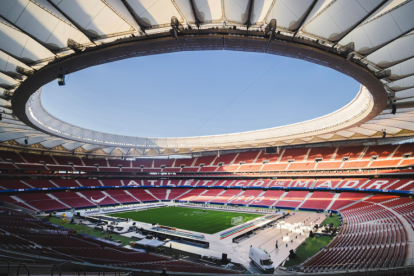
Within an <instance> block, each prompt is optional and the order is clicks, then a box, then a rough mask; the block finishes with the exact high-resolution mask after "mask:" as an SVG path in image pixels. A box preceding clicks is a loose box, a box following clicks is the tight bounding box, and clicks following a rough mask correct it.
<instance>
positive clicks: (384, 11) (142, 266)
mask: <svg viewBox="0 0 414 276" xmlns="http://www.w3.org/2000/svg"><path fill="white" fill-rule="evenodd" d="M413 14H414V2H413V1H396V0H390V1H381V0H372V1H362V0H340V1H322V0H301V1H299V0H293V1H292V0H289V1H288V0H278V1H276V0H240V1H237V3H236V1H231V0H209V1H204V0H159V1H156V2H154V3H152V2H151V1H144V0H87V1H86V0H16V1H15V0H1V1H0V38H1V39H0V114H1V117H0V129H1V131H0V143H1V145H0V171H1V175H0V189H1V190H0V204H1V207H0V216H1V218H2V222H3V223H2V225H1V226H0V245H1V246H0V251H1V255H2V257H1V258H2V259H1V261H0V264H1V266H0V267H1V268H0V269H9V270H8V271H9V273H11V274H17V273H18V271H19V267H20V265H21V264H22V263H26V268H27V269H29V270H30V269H31V270H32V272H33V273H32V274H42V273H44V272H42V271H41V270H39V268H36V266H34V265H32V264H31V263H34V262H42V263H47V267H48V268H50V269H51V271H52V273H53V269H54V266H53V265H58V264H59V265H60V266H58V267H59V269H60V270H61V271H62V273H69V272H73V271H80V270H82V269H83V270H85V269H87V270H88V271H91V272H94V273H96V272H98V271H100V270H103V271H108V272H114V271H120V273H124V274H126V273H128V272H129V271H133V273H138V271H143V272H140V273H146V274H154V272H150V271H156V272H155V273H157V274H159V271H161V270H162V269H163V268H166V269H167V271H168V273H171V274H175V273H177V274H183V273H186V274H188V275H189V274H194V273H207V274H231V273H243V272H244V269H245V270H246V271H248V272H250V273H252V272H253V273H260V270H258V266H254V265H252V263H250V262H249V259H248V256H247V255H248V253H246V252H248V250H249V249H248V247H247V249H244V247H243V243H245V244H246V245H247V243H249V242H250V241H249V240H250V239H251V237H250V236H249V235H247V234H251V233H250V232H249V231H253V230H251V229H250V228H249V227H259V225H260V227H262V226H261V224H260V223H265V224H269V225H273V224H274V223H275V224H277V225H279V226H280V231H281V232H282V225H289V223H290V222H292V223H293V222H295V223H299V222H298V221H297V220H295V219H297V218H302V217H301V216H307V215H306V214H312V215H311V216H314V220H313V221H312V223H315V222H318V224H320V221H319V219H321V218H322V219H323V220H324V219H325V215H326V216H328V214H331V213H332V214H335V215H337V216H335V218H338V217H339V218H340V225H339V227H335V230H334V232H335V234H334V235H331V236H330V237H331V238H330V240H329V243H326V244H324V247H323V249H321V250H319V247H318V248H317V249H318V250H316V252H313V254H311V255H309V256H306V258H305V259H304V260H303V261H301V262H297V264H295V265H292V266H289V263H290V264H291V263H292V261H291V259H295V258H294V256H293V255H292V254H291V255H289V254H290V252H289V251H288V244H289V241H284V243H286V249H283V250H282V248H281V250H280V251H279V249H278V250H275V249H274V248H273V247H274V240H272V251H271V252H269V254H270V256H271V259H272V260H273V261H274V266H275V268H276V271H279V272H280V271H282V270H283V269H284V267H283V266H282V264H286V267H289V269H291V270H295V271H297V272H300V273H302V274H303V273H306V274H312V275H317V274H318V273H332V274H335V275H336V274H340V273H345V272H347V271H349V272H350V273H353V274H354V275H362V274H361V272H358V271H364V273H371V272H372V273H373V274H372V275H377V274H375V273H378V270H381V271H382V272H381V273H391V272H392V273H395V275H410V273H411V272H412V271H414V268H413V252H414V250H413V249H414V248H413V243H412V241H413V238H414V200H413V199H412V195H413V193H414V192H413V190H414V178H413V172H414V171H413V169H412V166H413V164H414V158H413V157H412V153H413V148H414V144H413V142H414V140H413V134H414V124H413V122H414V109H413V107H414V100H413V97H414V48H413V47H412V45H413V43H414V35H413V34H414V16H413ZM114 30H116V31H114ZM201 50H233V51H246V52H258V53H264V54H273V55H281V56H285V57H288V58H296V59H302V60H305V61H308V62H312V63H316V64H319V65H322V66H326V67H329V68H332V69H334V70H336V71H338V72H341V73H343V74H345V75H348V76H350V77H352V78H353V79H355V80H356V81H358V82H359V83H360V84H361V87H360V90H359V92H358V94H357V96H356V97H355V98H354V99H353V100H352V101H351V102H350V103H349V104H347V105H346V106H344V107H343V108H341V109H339V110H337V111H335V112H333V113H331V114H328V115H325V116H323V117H320V118H316V119H313V120H309V121H305V122H301V123H297V124H293V125H286V126H283V127H275V128H270V129H263V130H257V131H251V132H242V133H229V134H225V135H212V136H202V137H177V138H163V137H155V138H154V137H126V136H121V135H117V134H108V133H101V132H97V131H92V130H89V129H84V128H81V127H78V126H75V125H71V124H69V123H66V122H63V121H61V120H59V119H57V118H55V117H54V116H53V114H49V113H48V112H46V111H45V110H44V109H43V107H42V104H41V101H40V95H41V90H42V86H43V85H45V84H47V83H49V82H52V81H53V82H57V80H59V81H60V82H62V81H63V79H64V77H65V76H66V75H69V74H71V73H74V72H77V71H80V70H83V69H86V68H88V67H91V66H97V65H100V64H105V63H110V62H113V61H118V60H123V59H128V58H133V57H140V56H147V55H156V54H165V53H173V52H180V51H201ZM172 205H179V206H181V207H185V208H187V209H186V210H191V209H189V207H192V208H195V209H199V210H200V211H197V210H196V211H194V212H195V213H194V212H193V211H192V212H193V213H191V214H190V213H189V214H188V216H193V215H194V219H196V217H201V216H202V213H205V212H202V211H201V209H203V208H204V209H207V213H208V216H209V219H210V220H211V222H210V225H211V229H208V230H207V229H206V230H203V228H198V229H195V228H193V229H191V227H192V226H188V222H185V221H184V222H183V223H182V224H180V225H182V226H181V227H182V229H181V228H180V226H178V225H170V229H166V230H165V229H164V230H163V231H167V232H168V231H170V232H168V235H171V236H168V238H166V237H164V236H163V237H158V239H154V240H152V241H153V242H154V241H156V242H159V243H160V244H158V247H157V249H156V250H151V249H149V247H145V250H146V251H145V250H143V249H142V248H141V249H139V250H138V251H137V250H136V249H135V247H139V246H138V244H139V242H137V244H135V243H134V244H131V245H132V246H128V247H124V246H119V244H115V243H108V241H106V240H104V239H96V238H92V237H90V236H98V237H100V238H103V237H106V236H105V235H104V232H105V231H109V229H107V228H105V229H103V228H102V226H99V227H101V228H99V227H98V228H99V229H100V230H99V232H96V231H95V232H91V230H93V228H90V227H89V228H88V226H83V225H81V219H83V220H85V217H87V220H88V221H90V222H93V221H94V219H97V220H99V222H100V223H102V220H105V221H109V222H111V217H110V216H103V217H101V218H97V217H96V216H97V215H103V214H106V213H121V212H126V211H133V210H138V209H139V210H140V209H145V211H142V213H140V214H142V218H141V217H140V216H138V217H137V219H136V222H137V223H138V225H141V224H140V223H144V222H146V223H149V222H150V221H149V220H150V219H152V217H149V218H148V219H147V221H145V220H144V218H143V217H144V214H145V213H144V212H147V213H146V214H151V213H150V211H151V210H149V209H151V208H157V209H155V210H161V212H159V214H157V216H159V219H161V213H163V212H162V210H173V209H172V208H173V207H167V206H172ZM160 208H161V209H160ZM165 208H170V209H165ZM213 209H215V210H213ZM280 209H281V210H282V211H281V212H279V210H280ZM176 210H178V209H176ZM237 210H239V212H248V213H249V214H250V216H251V217H249V220H250V219H254V217H256V216H259V217H260V218H259V219H258V220H257V222H255V220H253V222H252V221H249V222H246V221H244V222H243V223H242V224H241V225H238V226H235V225H231V224H230V225H228V226H225V225H223V224H225V223H224V222H223V224H222V223H221V222H220V223H218V222H219V221H220V219H222V218H223V217H224V216H226V215H227V214H228V212H229V211H230V212H234V211H237ZM287 210H289V211H290V213H289V214H288V215H287ZM216 211H219V212H221V213H217V216H216V217H215V216H214V215H213V214H216V213H214V212H216ZM170 212H171V211H170ZM306 212H309V213H306ZM78 213H79V215H78ZM138 213H139V212H138ZM165 213H166V212H165ZM293 213H294V214H293ZM180 214H181V215H182V216H187V213H185V212H184V211H183V212H181V213H180ZM220 214H221V215H220ZM63 215H65V216H67V219H68V223H67V224H63V220H61V219H62V218H63ZM72 216H73V218H76V220H74V221H73V222H75V223H76V224H69V220H72ZM119 216H120V217H122V214H120V215H119ZM231 216H232V215H231V213H230V217H231ZM45 217H46V218H45ZM173 217H174V214H171V217H170V219H171V218H173ZM128 218H129V217H128ZM310 218H311V217H309V219H310ZM139 219H141V221H139ZM226 219H227V218H226ZM246 219H247V215H246V218H245V220H246ZM261 219H263V220H261ZM265 219H267V220H265ZM326 219H330V218H326ZM45 220H47V221H45ZM167 221H168V220H167ZM226 221H227V222H226V223H227V224H228V223H229V221H232V222H233V221H236V220H234V219H233V218H230V219H227V220H226ZM274 221H276V222H274ZM282 221H284V222H283V223H282ZM306 221H307V220H306ZM306 221H303V224H304V227H305V225H306V227H311V226H312V227H313V226H314V225H313V224H312V225H311V224H310V223H311V222H310V221H309V222H306ZM338 221H339V220H338ZM117 222H118V223H120V225H124V223H130V225H131V227H132V222H129V221H128V222H125V221H123V220H119V221H117ZM51 223H55V224H51ZM176 223H177V224H179V221H178V220H177V222H176ZM56 224H59V225H58V226H57V225H56ZM62 224H63V226H66V227H62ZM73 225H76V227H78V228H76V231H79V232H80V233H82V234H79V233H74V232H73V230H68V229H69V228H70V227H72V229H74V228H73V227H75V226H73ZM93 225H94V226H95V224H93ZM125 225H127V224H125ZM128 225H129V224H128ZM142 225H143V224H142ZM89 226H91V225H89ZM133 226H135V224H134V225H133ZM213 226H214V227H213ZM296 226H297V227H299V224H298V225H296ZM151 227H152V226H149V228H148V229H143V228H142V229H141V230H139V229H137V230H139V232H140V235H144V234H148V235H150V234H151V233H152V232H150V228H151ZM175 228H177V229H175ZM228 228H231V229H230V230H228ZM262 228H263V227H262ZM85 229H87V230H85ZM226 229H227V230H226ZM284 229H285V230H284V231H289V230H290V231H293V228H292V229H290V228H288V227H287V228H284ZM101 230H102V234H103V235H101V236H100V235H98V234H99V233H101V232H100V231H101ZM185 230H191V231H194V232H197V233H195V234H194V235H195V236H192V237H191V238H188V237H187V238H185V239H183V241H184V240H185V241H186V242H187V245H185V246H187V247H188V248H187V247H182V248H179V249H180V250H181V251H177V252H175V253H174V252H173V253H172V249H171V248H170V250H171V251H168V246H165V245H167V242H170V241H173V240H174V237H177V235H178V236H180V235H184V234H183V233H184V232H182V231H185ZM305 230H306V231H308V232H306V233H307V234H308V233H309V234H310V232H309V229H307V228H306V229H303V231H305ZM313 230H315V229H314V228H313ZM332 230H333V229H332ZM177 231H178V232H177ZM180 231H181V232H180ZM216 231H218V232H216ZM254 231H256V228H255V230H254ZM269 231H270V228H269V227H268V228H266V229H264V230H263V229H261V230H260V231H259V230H257V233H256V235H257V236H258V237H259V238H260V237H261V238H264V237H270V236H269V235H270V234H269ZM113 233H115V234H116V233H117V232H116V231H115V232H113ZM286 233H288V232H286ZM303 233H305V232H303ZM327 233H328V234H329V233H332V231H331V230H329V231H327ZM115 234H114V235H115ZM122 234H123V233H122ZM204 234H205V235H204ZM319 234H320V235H322V234H321V233H318V235H319ZM325 234H326V233H325ZM165 235H167V234H165ZM185 235H188V233H185ZM200 235H202V236H200ZM215 235H216V236H215ZM272 235H273V236H276V234H272ZM287 235H288V234H287ZM273 236H272V237H273ZM288 236H289V235H288ZM119 237H120V239H122V240H121V242H123V241H127V242H129V241H130V240H123V239H126V237H128V236H126V237H125V235H124V236H122V235H121V236H119ZM181 238H182V236H181ZM181 238H180V239H181ZM216 238H217V240H220V242H221V243H220V242H218V241H217V240H216ZM270 238H271V237H270ZM270 238H269V240H270ZM197 239H201V240H203V243H202V244H203V246H205V245H206V244H209V245H208V246H207V248H210V249H203V250H212V249H214V246H217V243H219V244H221V245H226V246H227V247H226V246H224V247H226V248H229V247H230V244H231V246H232V247H233V249H234V248H238V249H240V250H239V251H240V252H244V253H243V254H245V255H246V256H245V258H244V259H243V257H240V259H238V262H237V263H239V264H235V266H230V267H229V266H226V267H223V266H220V265H218V264H217V262H214V261H212V260H205V259H200V258H198V257H197V256H199V255H205V254H209V253H208V252H210V251H202V250H201V249H197V248H199V247H200V242H199V240H197ZM310 239H311V238H309V240H306V241H305V243H306V244H312V241H311V240H310ZM186 242H183V243H186ZM249 244H250V243H249ZM282 244H283V243H282ZM282 244H280V245H282ZM163 245H164V247H163ZM258 245H259V244H258ZM299 245H300V243H298V244H297V246H296V244H295V243H294V242H293V237H292V241H291V245H290V246H293V248H289V250H290V249H293V251H296V253H297V256H298V257H303V256H300V254H301V253H300V252H301V247H300V246H299ZM174 246H176V244H175V243H174ZM262 246H263V247H266V246H265V245H262ZM131 247H132V248H131ZM219 247H220V246H219ZM302 248H303V247H302ZM242 249H243V250H244V251H243V250H242ZM200 250H201V251H200ZM226 250H227V249H226ZM228 250H230V249H228ZM144 251H145V252H144ZM236 251H237V250H236ZM221 253H229V255H230V256H231V257H232V259H233V260H235V259H237V256H235V255H231V254H232V252H231V251H229V252H226V251H220V254H221ZM197 254H198V255H197ZM240 254H241V255H243V254H242V253H240ZM171 255H176V257H175V258H174V257H172V256H171ZM178 255H181V256H186V257H178V258H177V256H178ZM288 257H289V261H287V259H288ZM7 261H12V264H11V265H10V263H9V265H8V266H7V265H6V263H7ZM69 261H70V263H68V262H69ZM292 273H295V272H292ZM324 275H329V274H324ZM364 275H366V274H364Z"/></svg>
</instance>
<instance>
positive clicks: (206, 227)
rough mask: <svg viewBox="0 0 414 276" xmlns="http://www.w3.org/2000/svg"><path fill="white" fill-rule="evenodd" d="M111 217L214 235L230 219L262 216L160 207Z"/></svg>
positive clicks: (225, 226)
mask: <svg viewBox="0 0 414 276" xmlns="http://www.w3.org/2000/svg"><path fill="white" fill-rule="evenodd" d="M111 216H113V217H120V218H129V219H132V220H135V221H140V222H146V223H158V224H159V225H164V226H171V227H176V228H178V229H185V230H190V231H195V232H200V233H206V234H214V233H217V232H220V231H222V230H225V229H227V228H230V227H232V226H233V225H231V219H232V218H234V217H239V216H242V217H243V222H246V221H249V220H252V219H255V218H258V217H261V216H262V215H256V214H246V213H235V212H226V211H212V210H206V212H205V213H204V212H203V210H202V209H192V208H184V207H162V208H156V209H149V210H144V211H132V212H125V213H116V214H111Z"/></svg>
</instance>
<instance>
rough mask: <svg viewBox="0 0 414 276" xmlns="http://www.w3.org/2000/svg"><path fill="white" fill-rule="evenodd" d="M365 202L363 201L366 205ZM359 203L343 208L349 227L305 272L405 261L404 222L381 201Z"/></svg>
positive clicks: (314, 259)
mask: <svg viewBox="0 0 414 276" xmlns="http://www.w3.org/2000/svg"><path fill="white" fill-rule="evenodd" d="M362 203H363V204H362ZM362 203H358V204H355V205H353V206H350V207H348V208H345V209H343V210H342V211H341V213H342V215H343V217H344V220H345V221H346V223H347V224H346V226H345V227H344V230H343V231H342V233H341V234H340V236H339V237H338V238H337V239H336V240H335V241H334V242H333V244H331V245H330V246H329V248H328V249H327V250H324V251H322V253H321V254H320V255H318V256H317V257H316V258H313V259H311V260H310V261H307V262H306V263H305V264H304V267H305V272H327V271H335V270H351V269H369V268H387V267H394V266H400V265H402V264H403V263H404V260H405V255H406V247H407V237H406V231H405V229H404V226H403V224H402V223H401V221H400V220H399V219H398V218H397V217H395V215H394V214H393V213H392V212H390V211H389V210H387V209H386V208H384V207H382V206H380V205H378V204H370V203H365V202H362Z"/></svg>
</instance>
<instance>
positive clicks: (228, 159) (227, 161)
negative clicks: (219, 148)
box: [213, 153, 237, 165]
mask: <svg viewBox="0 0 414 276" xmlns="http://www.w3.org/2000/svg"><path fill="white" fill-rule="evenodd" d="M236 155H237V154H236V153H230V154H223V155H220V156H218V157H217V158H216V160H215V161H214V163H213V165H218V164H223V165H231V164H232V163H233V160H234V158H236Z"/></svg>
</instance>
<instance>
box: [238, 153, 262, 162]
mask: <svg viewBox="0 0 414 276" xmlns="http://www.w3.org/2000/svg"><path fill="white" fill-rule="evenodd" d="M258 155H259V151H248V152H240V153H239V155H238V156H237V157H236V159H235V160H234V162H233V164H240V163H242V162H244V163H245V164H251V163H254V161H255V159H256V158H257V157H258Z"/></svg>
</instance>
